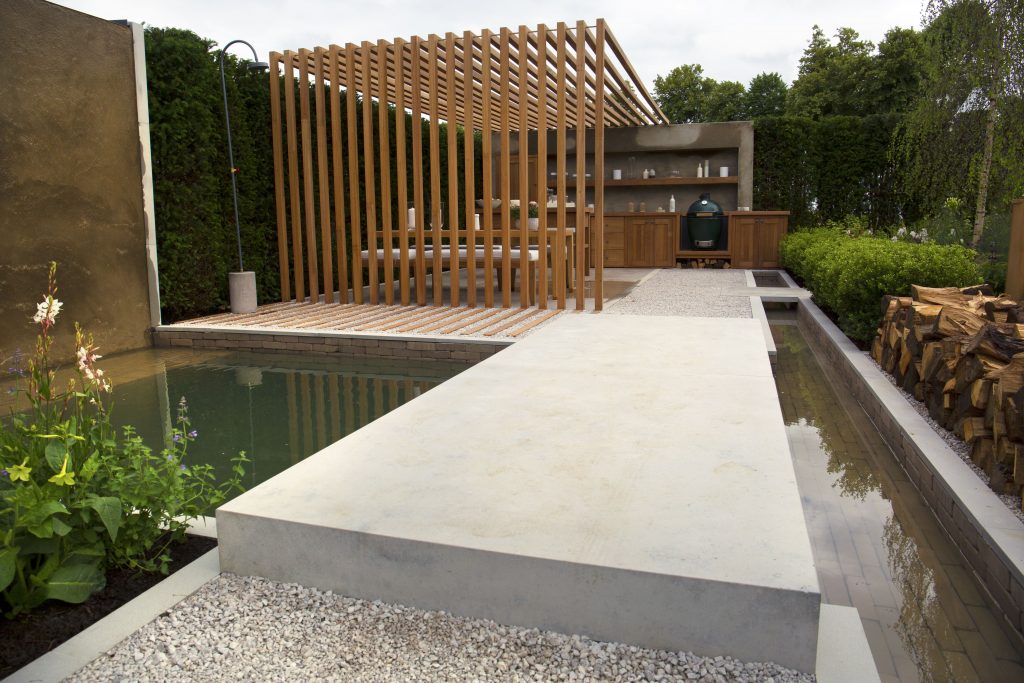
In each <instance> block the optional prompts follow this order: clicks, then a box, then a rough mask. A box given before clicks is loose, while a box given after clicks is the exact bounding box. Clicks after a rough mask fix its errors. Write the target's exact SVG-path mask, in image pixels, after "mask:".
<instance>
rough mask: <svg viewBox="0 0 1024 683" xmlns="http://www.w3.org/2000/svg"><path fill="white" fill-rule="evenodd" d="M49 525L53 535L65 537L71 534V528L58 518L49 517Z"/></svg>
mask: <svg viewBox="0 0 1024 683" xmlns="http://www.w3.org/2000/svg"><path fill="white" fill-rule="evenodd" d="M50 523H51V524H52V526H53V533H55V534H57V535H58V536H61V537H63V536H67V535H68V533H70V532H71V526H70V525H69V524H67V523H66V522H64V520H62V519H61V518H60V517H51V518H50Z"/></svg>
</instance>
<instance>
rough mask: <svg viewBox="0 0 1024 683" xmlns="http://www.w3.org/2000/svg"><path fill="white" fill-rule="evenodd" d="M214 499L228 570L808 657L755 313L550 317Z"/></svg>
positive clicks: (802, 552)
mask: <svg viewBox="0 0 1024 683" xmlns="http://www.w3.org/2000/svg"><path fill="white" fill-rule="evenodd" d="M698 349H699V351H700V352H699V353H696V351H697V350H698ZM217 519H218V533H219V542H220V550H221V562H222V566H223V568H224V569H225V570H226V571H231V572H235V573H240V574H253V575H260V576H265V577H268V578H273V579H278V580H285V581H295V582H299V583H302V584H305V585H311V586H316V587H320V588H327V589H331V590H335V591H338V592H340V593H343V594H346V595H351V596H356V597H363V598H370V599H377V598H379V599H383V600H385V601H390V602H399V603H404V604H409V605H414V606H417V607H422V608H427V609H443V610H448V611H451V612H454V613H457V614H465V615H469V616H476V617H485V618H490V619H494V620H496V621H499V622H504V623H513V624H521V625H526V626H537V627H543V628H550V629H553V630H556V631H561V632H569V633H584V634H587V635H590V636H592V637H594V638H597V639H601V640H615V641H624V642H631V643H638V644H642V645H645V646H649V647H656V648H664V649H671V650H692V651H694V652H697V653H700V654H729V655H733V656H735V657H738V658H740V659H742V660H746V661H764V660H774V661H777V662H779V663H781V664H783V665H785V666H790V667H794V668H797V669H800V670H803V671H813V670H814V659H815V648H816V641H817V633H818V608H819V601H820V596H819V591H818V582H817V577H816V575H815V571H814V566H813V562H812V557H811V548H810V542H809V540H808V536H807V531H806V527H805V524H804V519H803V513H802V510H801V506H800V499H799V495H798V492H797V488H796V480H795V475H794V470H793V465H792V461H791V459H790V455H789V447H788V443H787V441H786V434H785V431H784V428H783V423H782V415H781V410H780V408H779V404H778V400H777V397H776V392H775V384H774V381H773V379H772V373H771V369H770V367H769V363H768V357H767V353H766V351H765V347H764V339H763V335H762V332H761V328H760V324H759V323H758V322H757V321H755V320H723V319H694V318H672V317H661V318H644V317H636V316H594V315H578V316H566V317H565V318H564V319H563V320H560V321H558V322H555V323H553V324H551V325H549V326H547V327H545V328H543V329H541V330H540V331H539V332H537V333H536V334H534V335H531V336H530V337H529V338H528V339H526V340H524V341H521V342H518V343H517V344H515V345H514V346H512V347H511V348H509V349H507V350H505V351H502V352H501V353H499V354H496V355H495V356H493V357H491V358H489V359H488V360H486V361H484V362H482V363H480V364H479V365H477V366H475V367H473V368H471V369H469V370H467V371H466V372H464V373H462V374H460V375H458V376H457V377H455V378H453V379H451V380H449V381H447V382H445V383H444V384H442V385H440V386H439V387H437V388H435V389H433V390H432V391H430V392H429V393H428V394H426V395H424V396H423V397H421V398H417V399H416V400H414V401H411V402H410V403H407V404H405V405H404V406H402V407H400V408H398V409H397V410H395V411H393V412H391V413H389V414H388V415H386V416H384V417H382V418H381V419H379V420H377V421H375V422H373V423H372V424H370V425H368V426H367V427H365V428H363V429H361V430H359V431H358V432H356V433H354V434H352V435H350V436H349V437H347V438H345V439H343V440H342V441H340V442H338V443H336V444H334V445H332V446H330V447H328V448H326V449H324V450H323V451H320V452H319V453H317V454H315V455H313V456H311V457H310V458H308V459H306V460H304V461H303V462H301V463H299V464H297V465H295V466H294V467H292V468H291V469H289V470H287V471H286V472H284V473H282V474H280V475H278V476H277V477H275V478H273V479H271V480H270V481H268V482H266V483H264V484H262V485H260V486H258V487H256V488H254V489H253V490H251V491H249V492H248V493H246V494H243V495H242V496H241V497H239V498H237V499H235V500H234V501H231V502H230V503H228V504H227V505H225V506H224V507H222V508H221V509H220V510H219V511H218V513H217Z"/></svg>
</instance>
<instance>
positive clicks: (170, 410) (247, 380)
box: [113, 352, 468, 488]
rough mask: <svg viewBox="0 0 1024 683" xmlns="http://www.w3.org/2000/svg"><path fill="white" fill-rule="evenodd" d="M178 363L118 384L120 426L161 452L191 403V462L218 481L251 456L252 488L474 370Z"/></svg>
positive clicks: (258, 358) (236, 358) (256, 359)
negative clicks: (210, 470) (182, 403)
mask: <svg viewBox="0 0 1024 683" xmlns="http://www.w3.org/2000/svg"><path fill="white" fill-rule="evenodd" d="M180 355H181V354H180V353H179V352H174V353H173V358H174V361H175V362H173V363H171V362H168V363H166V364H161V363H160V362H159V360H158V361H157V362H156V363H154V370H155V371H154V372H153V373H152V374H150V375H149V376H146V377H142V378H139V379H135V380H133V381H130V382H125V383H122V384H118V385H117V387H116V390H115V392H114V396H115V403H114V408H113V417H114V422H115V423H116V424H117V425H119V426H120V425H124V424H130V425H133V426H134V427H135V428H136V429H137V430H138V432H139V434H140V435H141V436H142V438H143V439H144V441H145V442H146V443H147V444H148V445H150V446H151V447H153V448H157V449H159V448H163V447H164V445H165V444H166V443H167V440H168V439H169V438H170V435H171V431H170V430H171V427H172V421H173V420H174V417H175V414H176V413H175V411H176V408H177V404H178V401H179V400H180V399H181V398H182V397H184V398H185V400H186V401H187V404H188V414H189V419H190V421H191V423H190V428H191V429H195V430H196V431H197V432H198V437H197V438H196V440H195V441H194V442H193V443H191V444H190V446H189V451H188V458H189V459H190V460H191V461H192V462H195V463H209V464H211V465H213V466H214V468H215V470H216V472H217V475H218V477H219V478H220V477H226V476H228V474H229V472H230V465H231V463H230V458H231V457H232V456H234V455H237V453H238V452H239V451H245V452H246V454H247V456H248V457H249V458H250V459H251V460H252V462H251V463H249V464H248V465H246V470H247V471H246V477H245V485H246V486H247V487H248V488H252V487H253V486H254V485H256V484H258V483H260V482H262V481H265V480H267V479H269V478H270V477H272V476H274V475H275V474H278V473H279V472H281V471H283V470H284V469H286V468H287V467H289V466H291V465H293V464H295V463H296V462H298V461H300V460H302V459H303V458H305V457H307V456H309V455H311V454H313V453H315V452H316V451H318V450H320V449H322V448H325V447H326V446H328V445H330V444H331V443H334V442H335V441H337V440H338V439H341V438H342V437H344V436H346V435H347V434H351V433H352V432H354V431H355V430H357V429H359V428H360V427H362V426H363V425H366V424H368V423H369V422H372V421H373V420H375V419H377V418H378V417H380V416H381V415H384V414H385V413H387V412H389V411H391V410H394V409H395V408H397V407H398V406H400V405H402V404H403V403H405V402H407V401H409V400H411V399H413V398H415V397H416V396H419V395H420V394H422V393H424V392H426V391H428V390H429V389H431V388H432V387H435V386H437V385H438V384H440V383H441V382H442V381H444V380H445V379H448V378H449V377H452V376H454V375H456V374H458V373H459V372H461V371H462V370H464V369H465V368H466V367H468V366H466V365H463V364H455V363H447V362H438V361H433V362H432V361H420V362H403V361H388V362H381V361H377V362H374V361H362V362H356V361H351V360H348V361H346V360H332V361H318V360H315V359H314V360H310V359H309V358H304V357H298V356H287V355H278V354H242V353H237V354H218V355H215V356H213V357H202V358H201V359H200V360H198V361H197V362H194V363H188V364H182V363H181V358H180ZM170 357H172V356H171V355H169V356H168V358H170Z"/></svg>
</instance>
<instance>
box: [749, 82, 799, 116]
mask: <svg viewBox="0 0 1024 683" xmlns="http://www.w3.org/2000/svg"><path fill="white" fill-rule="evenodd" d="M788 89H789V88H788V87H787V86H786V82H785V81H784V80H782V76H780V75H779V74H778V73H776V72H774V71H773V72H771V73H767V72H762V73H759V74H758V75H756V76H754V77H753V78H752V79H750V85H749V86H748V87H747V94H746V96H745V97H744V98H743V113H744V116H745V117H746V118H748V119H759V118H761V117H764V116H782V115H783V114H784V113H785V112H786V91H787V90H788Z"/></svg>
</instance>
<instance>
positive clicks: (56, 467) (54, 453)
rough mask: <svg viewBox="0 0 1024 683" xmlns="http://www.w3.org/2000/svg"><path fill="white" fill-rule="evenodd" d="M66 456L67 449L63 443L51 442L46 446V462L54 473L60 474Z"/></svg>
mask: <svg viewBox="0 0 1024 683" xmlns="http://www.w3.org/2000/svg"><path fill="white" fill-rule="evenodd" d="M67 454H68V449H67V446H65V445H64V442H63V441H58V440H53V441H51V442H50V443H48V444H46V462H47V464H48V465H49V466H50V468H51V469H52V470H53V471H54V472H60V468H61V467H62V466H63V465H64V458H65V457H67Z"/></svg>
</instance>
